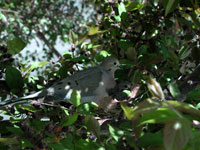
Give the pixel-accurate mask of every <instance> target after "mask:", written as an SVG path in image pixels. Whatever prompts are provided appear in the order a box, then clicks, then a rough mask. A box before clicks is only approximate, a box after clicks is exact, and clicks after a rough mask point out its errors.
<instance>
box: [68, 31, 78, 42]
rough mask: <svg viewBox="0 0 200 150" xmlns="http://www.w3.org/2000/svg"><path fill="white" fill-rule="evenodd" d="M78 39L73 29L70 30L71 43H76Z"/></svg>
mask: <svg viewBox="0 0 200 150" xmlns="http://www.w3.org/2000/svg"><path fill="white" fill-rule="evenodd" d="M77 40H78V36H77V35H76V34H75V33H74V32H73V31H72V30H70V31H69V42H70V44H76V42H77Z"/></svg>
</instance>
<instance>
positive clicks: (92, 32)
mask: <svg viewBox="0 0 200 150" xmlns="http://www.w3.org/2000/svg"><path fill="white" fill-rule="evenodd" d="M103 32H105V31H100V30H99V27H97V26H91V27H89V32H88V35H95V34H99V33H103Z"/></svg>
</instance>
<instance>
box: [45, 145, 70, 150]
mask: <svg viewBox="0 0 200 150" xmlns="http://www.w3.org/2000/svg"><path fill="white" fill-rule="evenodd" d="M48 146H49V147H51V148H52V150H69V149H68V148H66V147H65V146H63V145H62V144H60V143H49V144H48Z"/></svg>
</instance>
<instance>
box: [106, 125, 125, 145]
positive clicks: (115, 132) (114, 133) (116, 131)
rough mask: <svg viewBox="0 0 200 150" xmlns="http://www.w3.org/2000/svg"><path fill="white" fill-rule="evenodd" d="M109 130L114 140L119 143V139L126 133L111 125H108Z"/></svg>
mask: <svg viewBox="0 0 200 150" xmlns="http://www.w3.org/2000/svg"><path fill="white" fill-rule="evenodd" d="M108 128H109V132H110V134H111V136H112V138H113V139H114V140H115V141H116V142H118V140H119V138H120V137H121V136H122V135H123V134H124V131H122V130H119V129H118V128H114V127H112V126H111V125H108Z"/></svg>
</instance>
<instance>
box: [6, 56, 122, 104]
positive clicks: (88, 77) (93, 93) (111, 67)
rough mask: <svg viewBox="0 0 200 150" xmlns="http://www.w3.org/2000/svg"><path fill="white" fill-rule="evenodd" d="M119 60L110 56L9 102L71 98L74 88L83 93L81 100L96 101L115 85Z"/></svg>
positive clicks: (106, 94)
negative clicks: (42, 88)
mask: <svg viewBox="0 0 200 150" xmlns="http://www.w3.org/2000/svg"><path fill="white" fill-rule="evenodd" d="M119 65H120V64H119V61H118V60H117V59H115V58H112V57H108V58H106V59H104V61H103V62H102V63H101V64H100V65H98V66H95V67H90V68H88V69H86V70H82V71H79V72H77V73H75V74H73V75H71V76H69V77H67V78H65V79H63V80H61V81H59V82H56V83H54V84H53V85H52V86H50V87H48V88H46V89H44V90H41V91H39V92H36V93H34V94H31V95H28V96H24V97H20V98H17V99H15V100H11V101H10V102H9V101H8V102H7V103H6V104H4V105H7V104H8V103H15V102H19V101H22V100H26V99H33V98H44V101H46V102H48V101H63V100H67V101H68V100H70V97H71V93H72V91H73V90H76V91H79V92H80V94H81V102H82V103H83V102H91V101H93V102H96V103H98V102H99V101H100V100H101V99H102V98H104V97H106V96H108V90H110V89H112V88H114V87H115V84H116V82H115V80H114V72H115V71H116V70H117V69H118V68H119Z"/></svg>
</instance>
